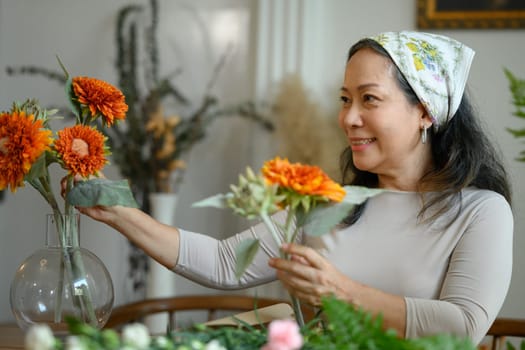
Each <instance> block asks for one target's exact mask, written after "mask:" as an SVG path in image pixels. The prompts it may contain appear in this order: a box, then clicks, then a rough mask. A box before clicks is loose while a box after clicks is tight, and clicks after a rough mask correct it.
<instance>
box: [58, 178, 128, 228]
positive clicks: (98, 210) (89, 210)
mask: <svg viewBox="0 0 525 350" xmlns="http://www.w3.org/2000/svg"><path fill="white" fill-rule="evenodd" d="M91 178H95V177H94V176H93V177H91ZM98 178H103V179H105V176H104V174H102V173H101V172H99V176H98ZM84 180H86V179H85V178H83V177H82V176H80V175H76V176H75V177H74V178H73V182H74V183H75V184H76V183H77V182H79V181H84ZM67 181H68V177H67V176H65V177H63V178H62V180H61V181H60V195H61V196H62V198H65V197H66V190H67ZM117 207H118V206H115V207H104V206H95V207H78V206H76V207H75V208H76V209H77V210H78V211H79V212H80V213H82V214H84V215H87V216H89V217H90V218H92V219H94V220H97V221H101V222H105V223H108V222H109V221H110V219H111V218H112V217H113V212H114V210H115V209H118V208H117Z"/></svg>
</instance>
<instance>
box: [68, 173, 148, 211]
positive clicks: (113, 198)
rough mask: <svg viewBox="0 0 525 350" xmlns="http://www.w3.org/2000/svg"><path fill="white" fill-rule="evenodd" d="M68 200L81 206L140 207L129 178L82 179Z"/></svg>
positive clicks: (70, 192)
mask: <svg viewBox="0 0 525 350" xmlns="http://www.w3.org/2000/svg"><path fill="white" fill-rule="evenodd" d="M66 200H67V201H68V202H69V203H70V204H72V205H74V206H79V207H94V206H97V205H102V206H107V207H110V206H114V205H123V206H126V207H132V208H138V204H137V202H136V201H135V198H134V197H133V194H132V192H131V189H130V188H129V184H128V181H127V180H119V181H112V180H108V179H91V180H87V181H82V182H79V183H77V184H76V185H75V187H73V188H72V189H71V191H69V193H68V194H67V196H66Z"/></svg>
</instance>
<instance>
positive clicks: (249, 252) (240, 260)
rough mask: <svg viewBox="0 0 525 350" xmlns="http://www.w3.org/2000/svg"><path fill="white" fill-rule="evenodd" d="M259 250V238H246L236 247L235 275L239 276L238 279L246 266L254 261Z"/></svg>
mask: <svg viewBox="0 0 525 350" xmlns="http://www.w3.org/2000/svg"><path fill="white" fill-rule="evenodd" d="M258 250H259V240H258V239H245V240H244V241H242V242H241V243H239V244H238V245H237V247H235V256H236V257H237V264H236V265H235V277H237V279H240V278H241V276H242V274H243V273H244V271H245V270H246V268H247V267H248V266H249V265H250V264H251V263H252V261H253V258H254V257H255V254H256V253H257V251H258Z"/></svg>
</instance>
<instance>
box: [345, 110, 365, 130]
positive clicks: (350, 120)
mask: <svg viewBox="0 0 525 350" xmlns="http://www.w3.org/2000/svg"><path fill="white" fill-rule="evenodd" d="M340 118H341V120H340V122H341V126H343V127H345V128H356V127H360V126H362V125H363V119H362V118H361V113H360V111H359V108H356V106H355V105H354V106H352V107H350V108H347V109H344V110H342V111H341V115H340Z"/></svg>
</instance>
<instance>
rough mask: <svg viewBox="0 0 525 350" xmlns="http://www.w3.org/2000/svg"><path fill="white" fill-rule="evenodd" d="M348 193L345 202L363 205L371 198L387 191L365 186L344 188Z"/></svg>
mask: <svg viewBox="0 0 525 350" xmlns="http://www.w3.org/2000/svg"><path fill="white" fill-rule="evenodd" d="M343 188H344V189H345V191H346V195H345V198H344V199H343V202H346V203H352V204H361V203H363V202H364V201H365V200H367V199H368V198H370V197H373V196H375V195H377V194H379V193H382V192H384V191H385V190H383V189H381V188H368V187H364V186H344V187H343Z"/></svg>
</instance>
